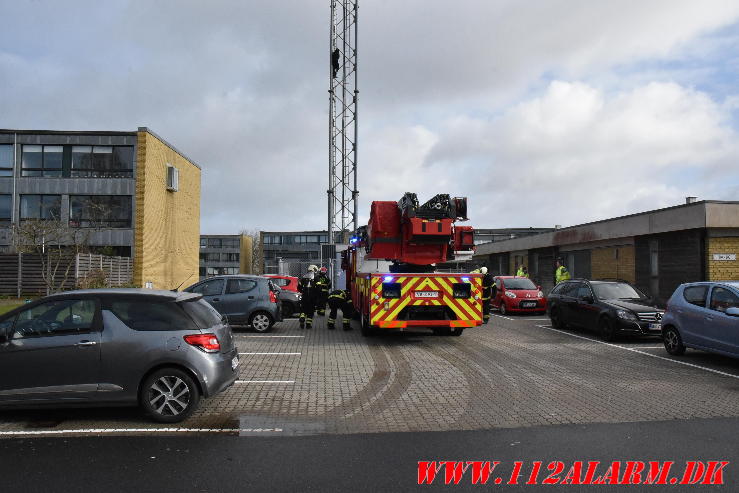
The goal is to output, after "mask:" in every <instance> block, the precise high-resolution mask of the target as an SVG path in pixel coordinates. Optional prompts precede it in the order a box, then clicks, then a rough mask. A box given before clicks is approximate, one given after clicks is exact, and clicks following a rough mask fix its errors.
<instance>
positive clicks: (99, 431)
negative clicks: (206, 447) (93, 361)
mask: <svg viewBox="0 0 739 493" xmlns="http://www.w3.org/2000/svg"><path fill="white" fill-rule="evenodd" d="M281 431H282V428H84V429H79V430H23V431H0V436H38V435H65V434H91V435H99V434H114V433H262V432H276V433H279V432H281Z"/></svg>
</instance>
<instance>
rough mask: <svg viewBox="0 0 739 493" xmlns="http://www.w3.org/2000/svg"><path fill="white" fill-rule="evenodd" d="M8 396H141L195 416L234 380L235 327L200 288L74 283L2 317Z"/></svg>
mask: <svg viewBox="0 0 739 493" xmlns="http://www.w3.org/2000/svg"><path fill="white" fill-rule="evenodd" d="M0 374H2V375H3V377H2V378H0V406H3V407H7V406H13V407H19V406H20V407H28V406H38V405H42V406H43V405H47V406H48V405H53V406H59V405H72V406H85V405H136V404H138V405H139V406H140V407H141V408H142V409H143V410H144V411H145V412H146V413H147V414H148V415H149V416H151V418H153V419H154V420H155V421H158V422H164V423H175V422H178V421H182V420H183V419H185V418H187V417H188V416H190V415H191V414H192V413H193V411H194V410H195V409H196V408H197V406H198V403H199V401H200V398H201V397H210V396H212V395H215V394H217V393H219V392H221V391H222V390H224V389H226V388H227V387H229V386H230V385H232V384H233V383H234V381H235V380H236V378H237V375H238V352H237V348H236V347H235V345H234V342H233V337H232V333H231V328H230V327H229V326H228V324H225V323H224V322H223V320H222V318H221V316H220V315H219V314H218V313H217V312H216V311H215V310H213V308H212V307H211V306H210V305H208V303H206V302H205V301H204V300H203V299H202V297H201V296H200V295H197V294H191V293H176V292H171V291H154V290H150V289H102V290H85V291H70V292H67V293H63V294H58V295H53V296H47V297H45V298H42V299H40V300H37V301H35V302H33V303H30V304H28V305H24V306H22V307H19V308H16V309H15V310H13V311H11V312H9V313H7V314H4V315H3V316H2V317H0Z"/></svg>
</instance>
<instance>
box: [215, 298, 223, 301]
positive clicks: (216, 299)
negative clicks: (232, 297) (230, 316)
mask: <svg viewBox="0 0 739 493" xmlns="http://www.w3.org/2000/svg"><path fill="white" fill-rule="evenodd" d="M213 301H221V299H220V298H213Z"/></svg>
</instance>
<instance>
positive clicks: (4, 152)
mask: <svg viewBox="0 0 739 493" xmlns="http://www.w3.org/2000/svg"><path fill="white" fill-rule="evenodd" d="M2 176H13V145H12V144H1V145H0V177H2Z"/></svg>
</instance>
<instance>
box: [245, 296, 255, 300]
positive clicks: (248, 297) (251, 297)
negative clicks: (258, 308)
mask: <svg viewBox="0 0 739 493" xmlns="http://www.w3.org/2000/svg"><path fill="white" fill-rule="evenodd" d="M246 299H248V300H253V299H254V296H247V297H246Z"/></svg>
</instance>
